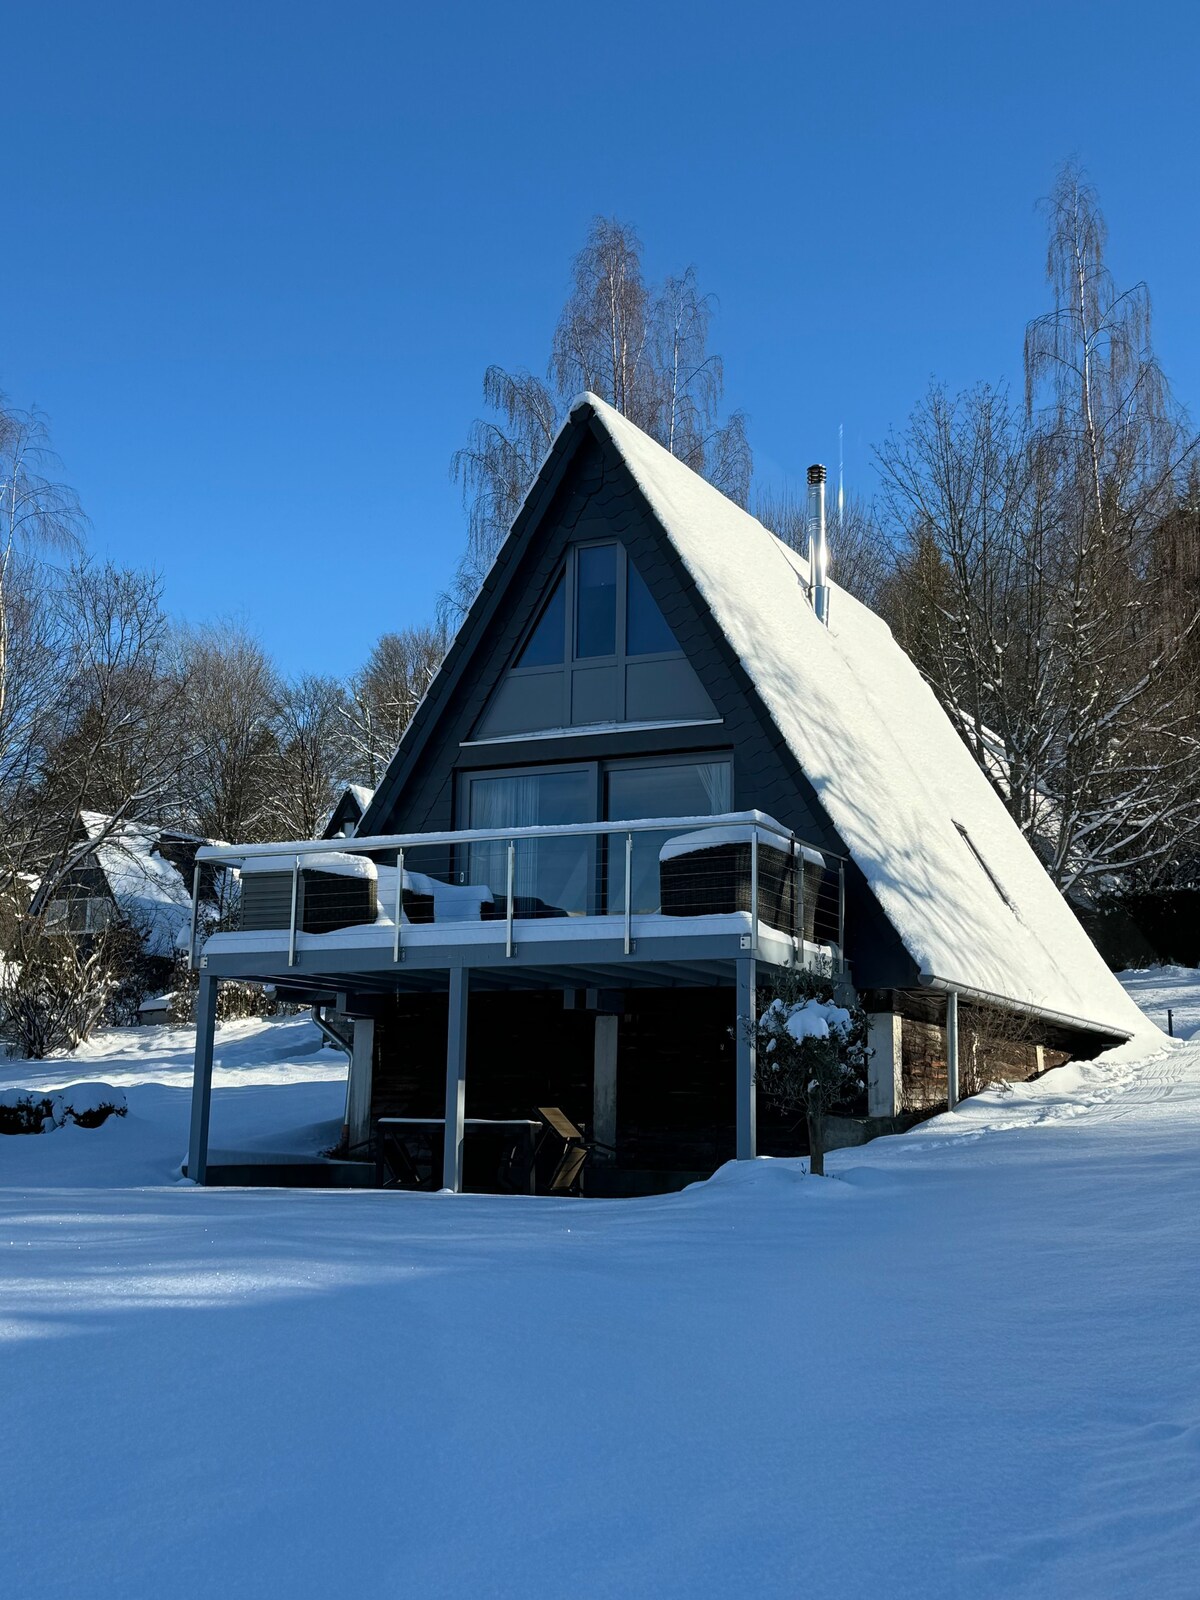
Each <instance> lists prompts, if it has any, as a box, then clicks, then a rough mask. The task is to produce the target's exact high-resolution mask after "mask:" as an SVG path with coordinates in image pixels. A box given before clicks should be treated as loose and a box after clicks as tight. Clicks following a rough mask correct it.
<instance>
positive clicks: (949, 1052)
mask: <svg viewBox="0 0 1200 1600" xmlns="http://www.w3.org/2000/svg"><path fill="white" fill-rule="evenodd" d="M957 1104H958V995H957V993H956V992H955V991H954V990H953V989H951V991H950V993H949V994H948V995H947V996H946V1109H947V1111H953V1110H954V1108H955V1106H956V1105H957Z"/></svg>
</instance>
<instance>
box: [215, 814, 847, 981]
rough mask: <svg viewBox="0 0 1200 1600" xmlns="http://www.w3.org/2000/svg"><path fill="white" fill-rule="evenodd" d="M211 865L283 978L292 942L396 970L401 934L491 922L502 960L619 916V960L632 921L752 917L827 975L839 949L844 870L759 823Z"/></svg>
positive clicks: (530, 832) (617, 826)
mask: <svg viewBox="0 0 1200 1600" xmlns="http://www.w3.org/2000/svg"><path fill="white" fill-rule="evenodd" d="M217 864H219V865H222V866H225V867H227V868H232V869H234V870H235V871H237V872H238V873H239V874H240V876H241V880H242V928H243V931H254V930H263V931H266V930H268V929H274V930H276V931H279V930H281V929H282V928H283V927H285V926H286V930H287V934H288V965H289V966H294V965H295V962H296V949H297V938H298V935H299V934H301V933H327V932H333V931H335V930H337V929H340V928H345V927H353V926H361V925H365V924H376V925H383V926H389V927H390V928H391V929H392V956H393V960H395V961H397V962H399V961H402V960H403V959H404V930H405V929H406V928H407V927H411V926H414V925H417V924H420V923H431V922H433V923H453V922H479V921H485V922H487V921H492V922H501V921H502V922H503V923H504V925H505V951H506V954H507V955H509V956H511V955H512V954H513V951H514V948H515V924H517V923H520V922H522V921H524V920H528V919H531V918H545V917H597V916H598V917H614V916H618V917H620V918H621V919H622V923H623V928H624V946H625V952H626V954H630V953H631V952H632V951H633V948H634V941H633V918H634V917H635V916H639V915H643V914H646V913H665V914H667V915H673V916H679V917H689V916H701V915H708V914H713V913H720V912H729V911H742V912H752V913H756V914H754V915H752V916H751V929H752V932H751V938H752V940H753V946H752V948H753V949H755V950H757V947H758V927H759V923H760V921H761V922H762V923H764V924H765V925H766V926H768V927H770V928H773V929H775V930H776V931H778V932H782V933H784V934H791V935H792V937H793V938H794V939H796V940H797V941H798V942H801V943H803V942H809V943H815V944H819V945H823V946H826V947H829V948H831V949H832V950H835V951H836V954H837V959H838V961H839V963H840V962H841V960H842V953H843V950H844V945H845V939H844V932H845V861H844V858H843V857H841V856H839V855H837V854H835V853H834V852H832V851H827V850H822V849H819V848H817V847H816V846H814V845H810V844H807V843H805V842H804V841H803V840H801V839H798V838H797V837H796V835H795V834H794V833H792V832H791V831H790V830H788V829H786V828H784V827H782V826H781V824H779V823H778V822H776V821H775V820H774V818H772V817H769V816H766V815H765V814H764V813H762V812H759V811H744V812H731V813H727V814H724V815H720V816H715V817H714V816H699V817H697V816H692V817H642V818H637V819H632V820H622V821H619V822H607V823H596V822H586V823H552V824H537V825H533V826H521V827H507V828H466V829H457V830H454V831H452V832H447V833H421V834H384V835H376V836H372V837H367V838H360V837H355V838H351V839H322V840H312V839H306V840H293V841H287V842H280V843H272V844H255V845H207V846H204V847H202V848H201V849H200V850H199V851H198V852H197V871H196V881H197V884H198V883H199V877H200V867H201V866H202V865H204V866H209V865H217ZM197 905H198V897H197V896H194V898H193V924H192V943H191V954H192V961H193V964H194V963H195V961H196V959H197V955H198V948H197V919H196V910H197Z"/></svg>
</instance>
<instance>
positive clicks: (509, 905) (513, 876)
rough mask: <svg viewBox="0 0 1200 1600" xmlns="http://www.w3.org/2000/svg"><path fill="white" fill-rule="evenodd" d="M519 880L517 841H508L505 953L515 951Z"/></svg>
mask: <svg viewBox="0 0 1200 1600" xmlns="http://www.w3.org/2000/svg"><path fill="white" fill-rule="evenodd" d="M516 882H517V841H516V840H515V839H510V840H509V841H508V884H507V888H506V890H505V894H504V901H505V915H504V924H505V927H504V954H505V955H506V956H511V955H512V953H513V890H514V889H515V888H516Z"/></svg>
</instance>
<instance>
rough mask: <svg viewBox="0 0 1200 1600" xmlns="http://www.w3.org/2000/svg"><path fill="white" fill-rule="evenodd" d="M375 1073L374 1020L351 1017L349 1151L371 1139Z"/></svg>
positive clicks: (347, 1107) (347, 1097)
mask: <svg viewBox="0 0 1200 1600" xmlns="http://www.w3.org/2000/svg"><path fill="white" fill-rule="evenodd" d="M374 1070H375V1019H374V1018H373V1017H355V1019H354V1039H353V1053H352V1055H351V1057H350V1082H349V1084H348V1086H347V1094H346V1138H347V1142H348V1143H349V1145H350V1148H351V1149H352V1150H353V1149H354V1148H355V1147H356V1146H357V1145H364V1144H366V1143H367V1141H368V1140H369V1139H370V1137H371V1080H372V1077H373V1075H374Z"/></svg>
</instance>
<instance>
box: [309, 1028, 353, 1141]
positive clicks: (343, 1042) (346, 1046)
mask: <svg viewBox="0 0 1200 1600" xmlns="http://www.w3.org/2000/svg"><path fill="white" fill-rule="evenodd" d="M309 1015H310V1016H311V1017H312V1019H313V1021H314V1023H315V1024H316V1026H317V1029H318V1031H319V1032H320V1034H321V1035H322V1037H323V1038H324V1040H325V1042H326V1044H331V1045H332V1046H333V1048H334V1049H335V1050H341V1051H343V1052H344V1053H345V1056H346V1104H345V1106H344V1108H343V1110H342V1132H341V1137H340V1138H339V1140H338V1148H339V1150H344V1149H345V1148H346V1146H347V1145H348V1144H349V1142H350V1076H351V1067H352V1065H353V1062H354V1046H353V1044H352V1043H351V1042H350V1040H349V1039H347V1038H346V1036H345V1034H343V1033H339V1032H338V1030H337V1029H336V1028H335V1027H334V1026H333V1024H332V1023H331V1022H329V1021H328V1020H327V1019H326V1017H325V1015H324V1013H323V1012H322V1010H321V1007H320V1006H312V1007H311V1008H310V1010H309Z"/></svg>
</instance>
